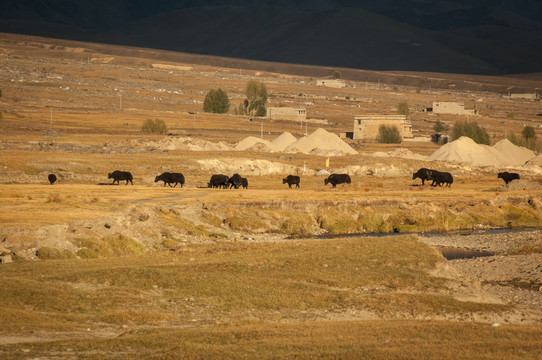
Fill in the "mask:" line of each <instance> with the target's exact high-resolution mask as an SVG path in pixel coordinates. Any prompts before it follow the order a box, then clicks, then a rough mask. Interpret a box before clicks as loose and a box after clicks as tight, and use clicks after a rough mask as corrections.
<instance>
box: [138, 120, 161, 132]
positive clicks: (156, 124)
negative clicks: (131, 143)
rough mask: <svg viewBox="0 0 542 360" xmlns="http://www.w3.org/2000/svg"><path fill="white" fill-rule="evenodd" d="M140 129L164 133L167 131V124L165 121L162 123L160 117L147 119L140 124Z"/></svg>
mask: <svg viewBox="0 0 542 360" xmlns="http://www.w3.org/2000/svg"><path fill="white" fill-rule="evenodd" d="M141 131H143V132H146V133H160V134H165V133H167V126H166V123H164V120H161V119H154V121H153V120H152V119H147V120H146V121H145V122H144V123H143V126H141Z"/></svg>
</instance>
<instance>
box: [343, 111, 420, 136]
mask: <svg viewBox="0 0 542 360" xmlns="http://www.w3.org/2000/svg"><path fill="white" fill-rule="evenodd" d="M382 125H386V126H395V127H397V130H399V134H400V135H401V137H402V138H413V137H414V136H413V135H412V123H411V122H410V120H408V119H407V117H406V116H405V115H359V116H356V117H355V118H354V133H353V136H352V138H353V139H360V140H376V138H377V137H378V135H379V129H380V126H382Z"/></svg>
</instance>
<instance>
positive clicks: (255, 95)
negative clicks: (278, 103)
mask: <svg viewBox="0 0 542 360" xmlns="http://www.w3.org/2000/svg"><path fill="white" fill-rule="evenodd" d="M246 95H247V99H248V110H249V111H250V112H252V113H253V114H254V115H256V116H265V114H266V113H267V111H266V109H265V105H266V104H267V88H266V87H265V84H264V83H263V82H261V81H257V80H250V81H249V82H248V83H247V88H246Z"/></svg>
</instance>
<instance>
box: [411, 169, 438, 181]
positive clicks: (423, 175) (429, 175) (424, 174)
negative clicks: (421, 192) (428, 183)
mask: <svg viewBox="0 0 542 360" xmlns="http://www.w3.org/2000/svg"><path fill="white" fill-rule="evenodd" d="M433 171H435V170H431V169H426V168H421V169H419V170H418V171H416V172H415V173H413V174H412V180H416V179H418V178H420V179H422V185H425V180H433Z"/></svg>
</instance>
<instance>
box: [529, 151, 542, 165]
mask: <svg viewBox="0 0 542 360" xmlns="http://www.w3.org/2000/svg"><path fill="white" fill-rule="evenodd" d="M525 165H538V166H541V167H542V154H539V155H537V156H535V157H533V158H532V159H529V160H528V161H527V162H526V163H525Z"/></svg>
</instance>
